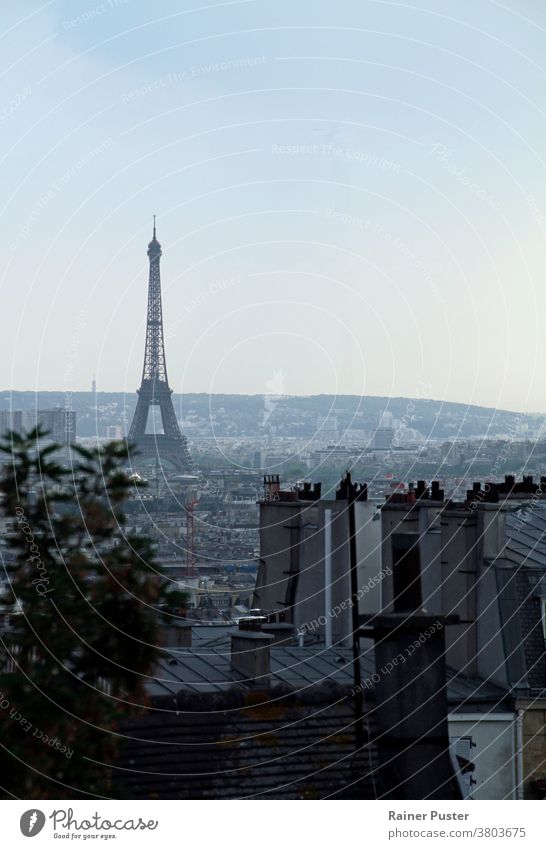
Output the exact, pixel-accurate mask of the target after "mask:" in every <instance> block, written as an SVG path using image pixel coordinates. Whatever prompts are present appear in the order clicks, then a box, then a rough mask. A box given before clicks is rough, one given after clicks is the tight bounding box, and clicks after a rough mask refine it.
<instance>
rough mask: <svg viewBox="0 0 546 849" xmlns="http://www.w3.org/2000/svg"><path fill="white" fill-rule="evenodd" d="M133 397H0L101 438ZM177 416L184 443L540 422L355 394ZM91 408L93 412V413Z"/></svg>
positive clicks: (216, 399) (532, 429) (187, 403)
mask: <svg viewBox="0 0 546 849" xmlns="http://www.w3.org/2000/svg"><path fill="white" fill-rule="evenodd" d="M136 397H137V396H136V393H127V394H125V393H123V392H97V395H96V398H95V396H94V395H93V393H91V392H73V393H68V394H67V393H65V392H37V393H35V392H10V391H9V390H4V391H2V392H1V393H0V410H2V409H3V410H6V409H10V407H11V409H13V410H32V409H35V408H38V409H48V408H52V407H65V406H67V405H70V406H71V407H72V409H74V410H75V411H76V414H77V432H78V435H79V436H92V435H94V434H95V433H96V421H98V424H99V434H100V435H103V431H104V430H105V428H106V426H108V425H123V424H124V423H125V426H127V424H128V423H129V424H130V422H131V419H132V415H133V411H134V408H135V404H136ZM173 402H174V406H175V410H176V413H177V415H178V417H179V418H180V419H181V420H182V421H183V422H184V426H185V429H186V431H187V433H188V435H189V436H192V435H201V436H206V435H210V436H214V435H216V436H234V437H236V436H249V437H251V436H254V437H256V436H260V435H262V436H263V435H265V434H267V435H271V434H276V435H278V436H300V437H308V436H311V435H312V434H313V433H315V432H316V430H317V423H318V422H319V421H320V420H324V419H325V420H326V424H325V427H327V428H328V429H330V428H332V429H335V430H337V431H338V432H339V433H340V434H344V433H346V432H347V430H350V431H356V432H358V431H359V430H362V431H368V432H369V431H370V430H373V429H374V428H375V427H377V425H378V423H379V420H380V417H381V415H382V413H383V412H385V411H388V412H390V413H392V415H393V417H394V419H395V420H399V421H400V420H402V421H403V422H404V423H405V426H406V427H408V428H413V429H415V430H418V431H420V432H421V433H422V434H423V435H424V436H428V437H432V438H446V439H447V438H449V437H453V436H456V435H459V436H461V437H473V436H474V437H476V436H488V437H498V436H509V437H510V438H512V439H514V438H518V437H519V438H522V436H521V435H520V434H523V435H525V426H527V427H528V429H529V434H530V435H531V434H535V433H536V432H537V430H538V428H539V426H540V423H541V422H542V420H543V417H541V416H538V415H528V414H524V413H517V412H512V411H508V410H495V409H493V408H491V407H478V406H473V405H471V406H467V405H465V404H457V403H453V402H451V401H437V400H425V399H422V398H417V399H415V398H387V397H386V396H370V395H366V396H362V397H360V396H357V395H336V396H334V395H311V396H288V395H265V396H264V395H208V394H207V393H187V394H183V395H176V394H175V395H173ZM95 404H96V408H97V409H96V411H95Z"/></svg>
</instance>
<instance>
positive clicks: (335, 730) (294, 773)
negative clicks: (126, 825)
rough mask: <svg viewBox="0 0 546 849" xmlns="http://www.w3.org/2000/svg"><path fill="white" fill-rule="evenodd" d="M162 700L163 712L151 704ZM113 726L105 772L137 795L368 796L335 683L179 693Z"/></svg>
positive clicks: (364, 761) (367, 749)
mask: <svg viewBox="0 0 546 849" xmlns="http://www.w3.org/2000/svg"><path fill="white" fill-rule="evenodd" d="M162 702H165V707H166V712H165V709H163V710H162V709H161V708H160V705H161V703H162ZM156 705H157V706H158V707H159V710H156V711H152V712H151V713H148V714H147V715H146V716H144V717H142V718H141V719H138V720H132V721H130V722H125V723H123V725H122V727H121V730H122V732H123V733H124V734H125V735H127V736H128V737H130V739H129V740H128V741H127V742H126V744H125V746H124V748H123V751H122V753H121V757H120V759H119V761H118V763H117V765H116V767H115V769H114V776H115V782H116V784H117V785H118V787H119V788H120V789H121V793H122V794H123V797H125V798H127V797H129V798H137V799H150V798H159V799H256V798H258V799H260V798H261V799H264V798H274V799H324V798H340V799H373V798H375V797H376V795H377V788H376V779H375V773H376V769H377V759H376V752H375V747H374V746H373V745H371V744H369V743H366V745H365V746H364V747H363V749H361V750H360V751H359V752H358V753H355V748H356V743H355V730H354V710H353V705H352V701H351V700H350V699H347V697H346V692H345V691H343V690H341V689H340V688H339V687H336V686H335V685H323V686H321V687H314V688H312V689H309V690H308V691H306V692H305V693H304V694H303V695H302V694H301V693H297V694H295V693H292V692H290V691H287V690H284V691H283V692H281V688H279V690H278V691H276V692H275V698H274V699H271V691H270V690H268V691H246V692H245V691H242V690H241V689H240V688H235V689H231V690H228V691H224V692H217V693H214V694H199V695H198V694H196V693H189V692H185V693H184V692H182V693H179V694H178V696H176V697H175V699H174V704H173V699H172V698H171V697H169V698H167V699H164V700H160V702H156Z"/></svg>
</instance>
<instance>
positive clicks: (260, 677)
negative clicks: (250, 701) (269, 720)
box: [231, 617, 275, 686]
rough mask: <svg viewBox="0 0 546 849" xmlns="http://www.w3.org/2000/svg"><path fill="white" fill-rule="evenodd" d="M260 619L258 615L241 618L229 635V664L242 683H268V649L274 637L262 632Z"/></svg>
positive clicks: (269, 659) (265, 684)
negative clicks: (240, 677)
mask: <svg viewBox="0 0 546 849" xmlns="http://www.w3.org/2000/svg"><path fill="white" fill-rule="evenodd" d="M262 621H263V620H262V619H261V618H259V617H254V618H249V619H241V620H240V622H239V628H238V630H237V631H235V633H233V634H232V635H231V665H232V667H233V669H235V670H236V671H237V672H238V673H239V674H240V675H242V676H243V678H242V680H241V683H242V684H248V685H255V684H256V685H260V684H261V685H262V686H268V685H269V675H270V671H271V667H270V661H271V651H270V650H271V643H273V642H274V641H275V637H274V636H273V634H264V633H263V632H262Z"/></svg>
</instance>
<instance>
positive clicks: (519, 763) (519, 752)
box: [516, 710, 524, 799]
mask: <svg viewBox="0 0 546 849" xmlns="http://www.w3.org/2000/svg"><path fill="white" fill-rule="evenodd" d="M523 779H524V776H523V711H522V710H518V714H517V716H516V799H523Z"/></svg>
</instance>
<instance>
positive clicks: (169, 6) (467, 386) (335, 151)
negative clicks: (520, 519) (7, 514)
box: [1, 0, 546, 411]
mask: <svg viewBox="0 0 546 849" xmlns="http://www.w3.org/2000/svg"><path fill="white" fill-rule="evenodd" d="M25 6H26V8H27V14H26V15H25V16H23V17H21V15H20V10H19V7H18V6H13V5H10V6H8V7H7V8H6V9H4V10H3V17H4V26H3V32H2V36H1V37H2V41H1V45H2V53H3V57H4V59H3V84H4V93H5V96H4V101H3V104H2V112H1V122H2V127H1V129H2V151H3V155H2V164H3V174H4V183H3V185H4V193H3V199H2V209H1V215H2V239H3V242H4V245H5V253H4V258H5V263H4V268H3V272H2V294H3V298H4V303H5V305H6V308H5V310H4V311H3V315H4V324H3V332H2V342H1V344H2V351H3V354H2V358H3V361H4V363H5V365H6V366H7V371H4V375H5V376H4V381H3V384H4V385H3V388H10V387H11V388H16V389H34V388H37V389H57V388H60V389H63V388H65V387H66V386H67V385H68V384H70V388H73V389H79V390H84V389H87V388H89V386H90V384H91V380H92V376H93V374H96V380H97V385H98V386H99V388H101V389H103V390H112V391H114V390H115V391H127V392H130V393H132V392H134V390H135V388H136V386H137V385H138V382H139V379H140V350H141V343H142V334H143V331H144V319H145V305H146V275H147V258H146V244H147V242H148V241H149V238H150V235H151V225H152V214H153V213H156V214H157V216H158V236H159V238H160V241H161V243H162V247H163V266H162V271H163V299H164V307H165V333H166V340H167V341H166V344H167V353H168V357H169V372H170V374H169V377H170V383H171V385H172V387H173V388H174V389H175V391H181V392H200V391H203V392H228V393H258V394H261V393H267V392H268V391H269V390H268V383H269V382H270V381H271V380H272V379H273V378H274V373H275V372H279V373H282V375H283V386H282V391H283V392H284V393H287V394H306V395H309V394H318V393H330V394H336V393H341V394H355V395H362V394H370V395H374V394H375V395H404V396H407V397H415V396H419V395H420V394H422V387H423V386H425V387H427V390H426V393H427V397H431V398H436V399H446V400H451V401H459V402H463V403H473V404H483V405H486V406H492V407H500V408H504V409H512V410H522V411H543V410H545V409H546V399H545V395H544V387H545V386H546V364H545V360H544V357H543V356H542V348H543V346H542V331H541V321H540V316H541V315H542V314H543V313H544V311H545V308H546V294H545V287H544V284H543V277H544V251H543V244H544V234H545V228H546V210H545V208H544V204H543V198H544V196H545V191H544V189H545V188H546V180H545V171H544V161H543V155H544V142H543V140H544V131H545V115H544V109H543V103H542V100H541V97H540V94H541V86H542V82H543V70H542V68H541V62H542V54H541V46H542V37H543V30H542V27H541V25H540V23H539V20H540V18H539V16H538V17H537V12H538V8H539V7H538V6H537V4H536V3H533V2H524V3H520V4H518V6H517V8H516V7H514V8H513V9H509V8H507V7H504V6H502V5H500V4H498V3H495V2H486V3H483V4H479V5H477V4H475V3H470V2H463V3H453V2H442V3H441V4H438V3H436V2H429V3H428V4H427V3H425V4H420V7H419V9H417V8H414V7H412V6H411V5H400V4H392V3H379V2H370V3H365V4H358V3H353V2H340V3H336V4H335V9H334V7H333V6H332V4H331V3H327V2H318V3H313V4H312V14H310V8H309V7H308V5H307V4H293V3H286V2H282V0H281V2H280V3H276V4H275V6H274V7H269V6H267V5H266V4H264V3H262V2H257V0H256V2H254V0H250V1H247V2H230V3H221V4H213V5H211V6H210V7H209V6H207V5H206V4H205V5H203V4H199V6H198V7H195V4H192V3H184V4H180V3H178V2H169V0H164V2H162V3H161V4H160V6H158V7H157V9H155V8H154V10H151V9H150V7H149V6H148V5H147V4H143V3H138V2H129V0H126V1H125V2H124V1H123V0H108V2H105V3H102V4H96V5H95V6H91V5H90V4H88V3H87V2H76V3H74V2H70V3H69V2H55V3H46V4H41V3H38V2H30V1H29V2H27V3H26V4H25ZM273 360H274V362H273Z"/></svg>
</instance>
